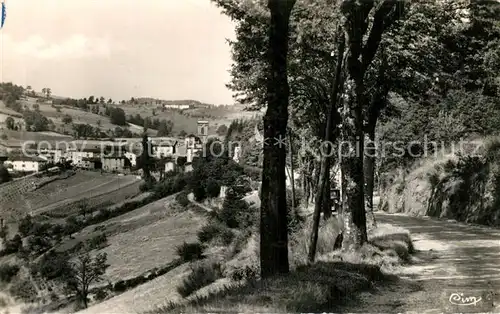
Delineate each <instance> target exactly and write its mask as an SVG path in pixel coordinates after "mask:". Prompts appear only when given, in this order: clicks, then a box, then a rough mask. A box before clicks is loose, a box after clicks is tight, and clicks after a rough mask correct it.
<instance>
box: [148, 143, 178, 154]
mask: <svg viewBox="0 0 500 314" xmlns="http://www.w3.org/2000/svg"><path fill="white" fill-rule="evenodd" d="M176 146H177V141H162V142H159V143H158V144H155V145H153V154H154V155H155V157H157V158H163V157H167V156H172V155H174V154H175V152H176Z"/></svg>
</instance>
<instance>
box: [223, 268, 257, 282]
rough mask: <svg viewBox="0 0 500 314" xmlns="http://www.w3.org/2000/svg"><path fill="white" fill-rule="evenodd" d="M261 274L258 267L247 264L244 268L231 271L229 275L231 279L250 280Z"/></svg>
mask: <svg viewBox="0 0 500 314" xmlns="http://www.w3.org/2000/svg"><path fill="white" fill-rule="evenodd" d="M258 276H259V272H258V269H255V268H253V267H250V266H245V267H244V268H238V269H235V270H234V271H233V272H231V273H230V275H229V277H230V278H231V280H234V281H240V280H250V279H254V278H257V277H258Z"/></svg>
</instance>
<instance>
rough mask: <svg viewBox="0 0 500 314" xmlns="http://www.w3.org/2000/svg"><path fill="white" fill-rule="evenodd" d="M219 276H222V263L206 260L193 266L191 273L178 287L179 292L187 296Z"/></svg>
mask: <svg viewBox="0 0 500 314" xmlns="http://www.w3.org/2000/svg"><path fill="white" fill-rule="evenodd" d="M219 278H222V269H221V265H220V264H219V263H217V262H214V261H206V262H203V263H200V264H198V265H194V266H193V267H192V268H191V273H190V274H189V275H188V277H187V278H186V279H184V281H183V282H182V284H181V285H180V286H179V287H177V292H179V294H180V295H181V296H182V297H184V298H185V297H187V296H189V295H191V294H192V293H193V292H195V291H197V290H199V289H200V288H203V287H205V286H207V285H209V284H211V283H213V282H215V281H216V280H217V279H219Z"/></svg>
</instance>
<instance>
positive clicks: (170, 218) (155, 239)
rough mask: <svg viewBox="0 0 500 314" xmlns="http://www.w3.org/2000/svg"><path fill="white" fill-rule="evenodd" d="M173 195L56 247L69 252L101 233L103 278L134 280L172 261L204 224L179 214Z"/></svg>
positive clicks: (197, 218) (190, 214)
mask: <svg viewBox="0 0 500 314" xmlns="http://www.w3.org/2000/svg"><path fill="white" fill-rule="evenodd" d="M174 199H175V196H169V197H166V198H163V199H161V200H158V201H156V202H153V203H150V204H148V205H146V206H143V207H140V208H138V209H136V210H133V211H131V212H129V213H127V214H124V215H121V216H118V217H115V218H112V219H110V220H108V221H106V222H103V223H100V224H97V225H91V226H88V227H86V228H85V229H83V230H82V231H80V232H79V233H77V234H75V235H74V239H71V240H67V241H65V243H63V244H62V245H61V246H59V247H58V248H57V250H58V251H63V250H67V249H70V248H71V247H72V246H74V245H76V244H77V243H78V242H80V241H85V240H86V239H89V238H91V237H93V236H95V235H96V234H98V233H101V232H105V233H106V235H107V236H108V243H109V246H107V247H105V248H104V249H102V250H101V251H102V252H106V253H107V255H108V263H109V264H110V267H109V268H108V270H107V272H106V277H107V278H108V279H109V280H110V281H112V282H116V281H118V280H120V279H126V278H130V277H134V276H137V275H140V274H141V273H144V272H145V271H148V270H150V269H152V268H154V267H159V266H163V265H165V264H167V263H169V262H171V261H172V260H174V259H175V258H176V252H175V249H176V247H177V246H178V245H180V244H182V243H183V242H184V241H186V242H191V241H196V237H197V235H196V233H197V231H198V230H199V229H200V227H201V226H202V225H203V224H204V223H205V222H206V221H205V219H204V218H203V217H200V215H198V214H195V213H193V212H190V211H184V212H183V211H179V210H177V208H176V206H178V205H177V204H175V201H174Z"/></svg>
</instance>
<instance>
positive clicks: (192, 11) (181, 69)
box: [0, 0, 234, 104]
mask: <svg viewBox="0 0 500 314" xmlns="http://www.w3.org/2000/svg"><path fill="white" fill-rule="evenodd" d="M4 1H5V3H6V6H7V17H6V20H5V25H4V28H3V29H2V30H1V35H0V36H1V39H0V41H1V47H0V62H1V64H0V65H1V67H0V80H1V81H4V82H13V83H15V84H17V85H23V86H27V85H31V86H32V87H33V89H35V90H37V91H41V89H42V88H44V87H50V88H51V89H52V93H53V94H54V95H58V96H65V97H74V98H83V97H89V96H91V95H94V96H97V97H100V96H104V97H105V98H106V99H108V98H112V99H114V100H122V99H130V97H153V98H161V99H168V100H173V99H195V100H199V101H203V102H208V103H213V104H231V103H233V100H232V97H231V92H230V91H229V90H228V89H227V88H226V87H225V84H226V83H228V82H229V80H230V76H229V73H228V70H229V67H230V65H231V55H230V48H229V45H228V43H227V41H226V39H227V38H230V39H233V38H234V25H233V24H232V22H231V21H230V19H229V18H227V17H226V16H224V15H222V14H221V13H220V10H219V9H218V8H217V7H216V6H215V5H213V4H212V3H211V2H210V0H135V1H132V0H4Z"/></svg>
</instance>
